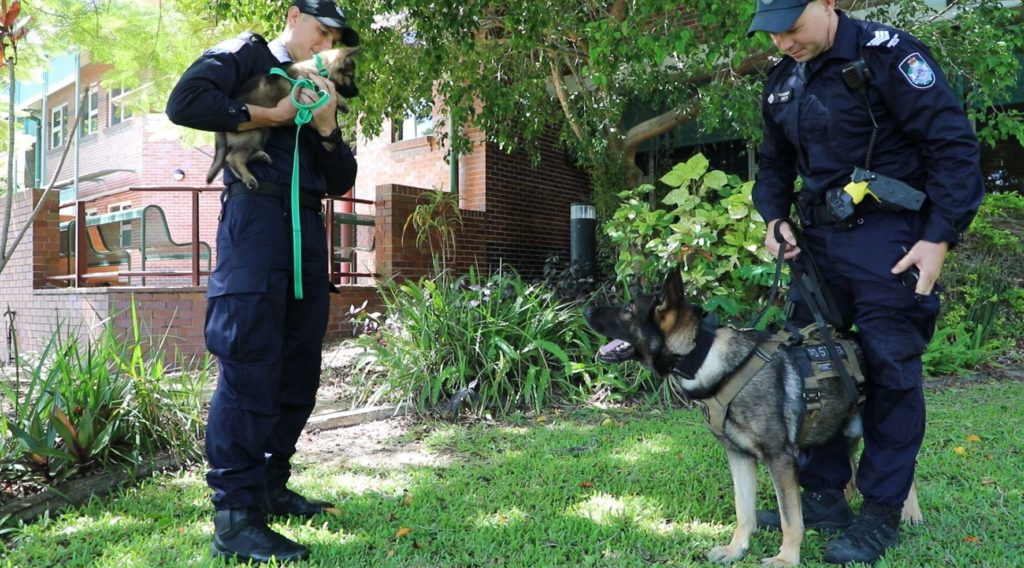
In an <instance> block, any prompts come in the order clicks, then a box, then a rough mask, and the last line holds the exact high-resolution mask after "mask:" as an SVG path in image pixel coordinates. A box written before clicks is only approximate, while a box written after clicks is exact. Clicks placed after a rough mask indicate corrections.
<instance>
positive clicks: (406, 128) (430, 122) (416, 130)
mask: <svg viewBox="0 0 1024 568" xmlns="http://www.w3.org/2000/svg"><path fill="white" fill-rule="evenodd" d="M396 126H397V128H395V142H398V141H399V140H412V139H413V138H422V137H424V136H430V135H431V134H433V133H434V119H433V118H432V117H430V116H426V117H417V116H410V117H407V118H406V119H405V120H403V121H402V123H401V124H400V125H396Z"/></svg>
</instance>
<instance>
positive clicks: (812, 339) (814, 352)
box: [672, 324, 865, 440]
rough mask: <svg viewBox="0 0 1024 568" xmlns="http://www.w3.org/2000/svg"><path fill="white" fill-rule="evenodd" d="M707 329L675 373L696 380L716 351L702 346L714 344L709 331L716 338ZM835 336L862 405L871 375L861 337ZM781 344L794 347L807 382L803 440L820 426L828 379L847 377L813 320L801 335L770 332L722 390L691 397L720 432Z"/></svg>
mask: <svg viewBox="0 0 1024 568" xmlns="http://www.w3.org/2000/svg"><path fill="white" fill-rule="evenodd" d="M706 327H709V326H706V325H702V326H701V331H700V333H699V334H698V339H697V344H698V348H696V349H694V350H693V351H692V352H690V353H689V354H688V355H687V356H686V357H681V358H680V359H679V360H678V361H677V362H676V364H675V365H674V366H673V368H672V374H673V375H676V376H680V377H684V378H687V379H693V376H694V374H695V373H696V371H697V369H699V368H700V366H701V365H702V364H703V362H704V359H705V358H706V357H707V353H708V350H709V349H710V343H708V345H707V347H705V348H703V349H702V348H701V347H700V346H701V343H703V342H708V339H707V335H708V334H709V333H710V334H711V339H712V340H713V338H714V332H713V331H709V330H707V329H706ZM832 335H833V341H834V344H835V348H836V350H837V351H838V352H839V355H840V357H841V358H842V362H843V364H844V365H845V369H844V370H845V371H846V372H847V373H848V375H849V376H850V377H852V378H853V379H854V380H855V381H856V384H857V390H858V393H859V396H858V400H857V402H856V404H857V405H859V404H862V403H863V402H864V394H863V392H864V381H865V378H864V372H863V354H862V352H861V349H860V345H858V344H857V342H856V341H855V340H853V339H850V338H847V337H844V336H842V335H839V334H836V333H835V332H834V331H833V333H832ZM702 336H703V337H704V339H703V340H702ZM780 348H782V349H790V350H792V351H793V352H794V359H795V362H796V365H797V368H798V371H799V373H800V376H801V377H802V378H803V380H804V388H803V399H804V404H805V405H806V406H805V412H804V419H803V423H802V424H801V426H800V433H798V434H797V439H798V440H799V439H800V438H801V433H802V432H804V431H806V430H808V429H813V428H814V426H815V424H816V423H817V421H818V420H819V419H820V418H821V416H822V415H821V407H822V403H821V387H822V383H823V381H829V380H832V381H834V380H842V376H841V372H840V370H838V369H836V368H835V365H834V363H833V357H832V356H831V355H830V354H829V351H828V349H829V348H828V346H827V345H826V344H825V343H824V342H823V341H822V340H821V337H820V332H819V330H818V327H817V325H816V324H811V325H808V326H807V327H804V328H803V329H801V330H800V331H799V332H797V333H791V332H789V331H787V330H785V329H780V330H779V331H777V332H776V333H774V334H772V335H770V336H768V335H766V334H765V335H762V336H760V337H759V338H758V342H757V344H756V345H755V346H754V348H753V349H751V350H750V353H749V354H747V357H746V358H745V359H744V361H743V362H742V363H741V364H740V365H739V366H738V367H737V368H736V369H735V370H734V371H733V372H731V373H730V374H729V375H728V376H727V377H726V378H725V380H724V381H722V382H721V383H720V384H719V386H718V390H716V391H715V392H714V393H710V395H709V396H706V397H703V396H702V397H700V398H692V399H691V400H692V401H693V402H695V403H697V405H698V406H700V409H701V412H702V413H703V415H704V422H705V423H706V424H707V426H708V429H710V430H711V432H712V433H713V434H714V435H715V436H718V437H723V436H724V434H725V419H726V417H727V416H728V414H729V404H730V403H732V400H733V399H734V398H736V395H737V394H739V392H740V391H741V390H743V387H745V386H747V383H749V382H750V379H751V378H753V377H754V375H755V374H757V372H758V371H760V370H761V368H762V367H764V366H765V364H766V363H768V362H769V361H771V360H772V359H773V358H774V357H775V355H776V352H777V351H778V350H779V349H780ZM851 354H852V356H851Z"/></svg>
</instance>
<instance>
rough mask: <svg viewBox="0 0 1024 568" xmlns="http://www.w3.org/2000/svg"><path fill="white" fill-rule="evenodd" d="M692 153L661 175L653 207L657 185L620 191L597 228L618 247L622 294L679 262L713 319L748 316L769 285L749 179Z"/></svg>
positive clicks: (769, 261) (770, 268)
mask: <svg viewBox="0 0 1024 568" xmlns="http://www.w3.org/2000/svg"><path fill="white" fill-rule="evenodd" d="M709 165H710V164H709V163H708V161H707V159H706V158H705V157H704V156H703V155H701V154H696V155H694V156H693V157H691V158H690V159H689V160H688V161H686V162H684V163H680V164H678V165H676V166H675V167H674V168H672V171H670V172H669V173H667V174H665V176H664V177H662V178H661V180H660V181H661V182H662V183H663V184H665V185H666V186H668V187H669V188H670V189H669V191H668V193H667V195H665V196H664V197H663V198H662V199H661V203H663V204H664V206H665V207H654V206H653V205H652V203H653V202H654V197H653V196H654V194H655V192H656V188H655V187H654V186H653V185H650V184H644V185H640V186H639V187H637V188H635V189H631V190H627V191H624V192H622V193H620V194H619V197H620V198H621V199H622V202H621V205H620V206H619V208H618V209H617V210H616V211H615V213H614V214H613V215H612V218H611V219H610V220H608V221H607V222H606V223H605V224H604V226H603V230H604V231H605V232H606V233H607V234H608V236H609V237H610V240H611V243H612V245H613V246H615V247H618V260H617V261H616V263H615V273H616V277H617V278H618V280H619V281H620V282H621V283H622V284H623V288H624V289H627V290H628V289H629V287H630V286H631V285H638V286H640V287H650V286H654V285H656V283H658V282H661V281H662V280H663V279H664V275H665V273H666V272H668V271H669V270H672V269H674V268H675V267H676V266H679V265H682V266H683V267H684V270H683V281H684V283H685V284H686V286H687V289H688V292H691V293H693V294H696V295H699V296H701V297H703V298H704V307H705V308H706V309H708V310H712V311H717V312H719V315H723V316H727V317H736V316H738V315H740V314H743V313H752V312H753V309H754V308H755V307H756V306H758V305H759V302H761V301H762V299H763V296H764V291H765V288H766V287H767V286H769V285H770V284H771V279H772V276H773V270H774V266H773V264H772V259H771V258H770V256H769V255H768V254H767V253H766V252H765V251H764V248H763V247H762V246H761V243H762V242H763V241H764V223H763V222H762V221H761V218H760V216H758V215H757V212H756V211H755V210H754V208H753V206H752V205H751V202H750V190H751V188H752V186H753V183H752V182H742V181H740V179H739V178H738V177H736V176H733V175H727V174H726V173H724V172H722V171H720V170H710V169H709Z"/></svg>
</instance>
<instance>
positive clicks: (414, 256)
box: [374, 184, 431, 279]
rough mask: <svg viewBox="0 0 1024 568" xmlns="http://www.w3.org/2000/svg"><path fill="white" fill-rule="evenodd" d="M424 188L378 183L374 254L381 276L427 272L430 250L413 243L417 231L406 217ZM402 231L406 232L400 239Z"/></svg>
mask: <svg viewBox="0 0 1024 568" xmlns="http://www.w3.org/2000/svg"><path fill="white" fill-rule="evenodd" d="M424 191H429V190H425V189H420V188H415V187H407V186H402V185H395V184H385V185H379V186H377V197H376V203H377V213H376V215H377V219H376V221H377V239H378V241H377V242H378V244H377V246H376V247H375V250H374V254H375V256H376V262H377V272H378V273H379V274H380V275H381V277H382V278H385V279H389V278H396V277H397V278H419V277H422V276H427V275H429V274H430V267H431V259H430V249H429V247H427V245H426V243H424V245H423V249H422V250H421V249H419V248H417V246H416V231H415V230H414V229H413V227H412V225H409V228H408V230H407V231H405V223H406V220H408V219H409V216H410V215H412V212H413V210H414V209H415V208H416V204H417V199H418V198H419V195H420V194H421V193H423V192H424ZM403 231H405V234H404V238H403Z"/></svg>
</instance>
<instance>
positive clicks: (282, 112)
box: [271, 97, 298, 126]
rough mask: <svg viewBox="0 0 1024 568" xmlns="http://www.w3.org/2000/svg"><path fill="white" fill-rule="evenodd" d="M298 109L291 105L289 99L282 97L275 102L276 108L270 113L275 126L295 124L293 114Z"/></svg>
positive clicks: (290, 99)
mask: <svg viewBox="0 0 1024 568" xmlns="http://www.w3.org/2000/svg"><path fill="white" fill-rule="evenodd" d="M296 112H298V109H297V108H295V105H293V104H292V98H291V97H284V98H283V99H281V100H279V101H277V106H275V107H274V108H273V110H272V111H271V114H272V116H273V117H274V123H275V126H286V125H289V124H295V113H296Z"/></svg>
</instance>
